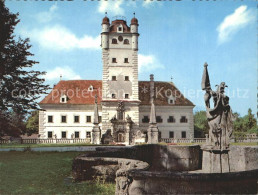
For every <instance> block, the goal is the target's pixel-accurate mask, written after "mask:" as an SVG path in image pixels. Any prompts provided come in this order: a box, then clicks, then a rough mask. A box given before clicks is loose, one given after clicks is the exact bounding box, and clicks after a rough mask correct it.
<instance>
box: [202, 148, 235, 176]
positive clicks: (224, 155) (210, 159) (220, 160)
mask: <svg viewBox="0 0 258 195" xmlns="http://www.w3.org/2000/svg"><path fill="white" fill-rule="evenodd" d="M202 151H203V153H202V170H203V171H204V172H207V173H228V172H230V166H229V154H228V152H229V150H215V149H205V148H202Z"/></svg>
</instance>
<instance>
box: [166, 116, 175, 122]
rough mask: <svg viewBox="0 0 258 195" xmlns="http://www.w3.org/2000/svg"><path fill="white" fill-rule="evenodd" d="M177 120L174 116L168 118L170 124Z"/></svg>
mask: <svg viewBox="0 0 258 195" xmlns="http://www.w3.org/2000/svg"><path fill="white" fill-rule="evenodd" d="M175 122H176V119H175V118H174V116H169V117H168V123H175Z"/></svg>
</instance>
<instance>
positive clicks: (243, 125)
mask: <svg viewBox="0 0 258 195" xmlns="http://www.w3.org/2000/svg"><path fill="white" fill-rule="evenodd" d="M234 116H235V118H236V120H235V121H234V130H233V135H234V136H235V137H244V136H245V135H246V134H250V133H256V134H258V126H257V120H256V118H255V116H254V114H252V110H251V109H250V108H249V109H248V113H247V115H245V116H243V117H240V115H239V114H238V113H234ZM208 132H209V125H208V120H207V118H206V111H199V112H196V113H195V114H194V136H195V137H205V134H206V133H208Z"/></svg>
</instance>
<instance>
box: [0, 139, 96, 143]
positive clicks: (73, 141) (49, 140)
mask: <svg viewBox="0 0 258 195" xmlns="http://www.w3.org/2000/svg"><path fill="white" fill-rule="evenodd" d="M90 142H91V139H90V138H86V139H79V138H76V139H18V140H15V141H11V140H0V144H14V143H18V144H75V143H90Z"/></svg>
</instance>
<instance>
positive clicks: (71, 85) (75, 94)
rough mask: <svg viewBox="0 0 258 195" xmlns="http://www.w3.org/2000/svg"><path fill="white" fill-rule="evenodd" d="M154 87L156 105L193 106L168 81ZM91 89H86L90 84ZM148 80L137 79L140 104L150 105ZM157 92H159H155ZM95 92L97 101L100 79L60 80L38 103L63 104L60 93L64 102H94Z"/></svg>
mask: <svg viewBox="0 0 258 195" xmlns="http://www.w3.org/2000/svg"><path fill="white" fill-rule="evenodd" d="M154 83H155V84H154V88H155V104H156V105H169V106H174V105H181V106H194V104H193V103H192V102H191V101H189V100H188V99H186V98H185V97H184V96H183V95H182V93H181V92H180V91H179V90H178V89H177V88H176V87H175V85H174V84H173V83H170V82H160V81H155V82H154ZM91 85H92V86H93V91H88V88H89V87H90V86H91ZM149 89H150V81H139V99H140V101H141V103H140V105H150V90H149ZM156 92H159V93H156ZM171 93H172V95H173V97H174V98H175V104H169V103H168V98H167V96H169V95H170V94H171ZM95 94H97V95H98V102H101V100H102V99H101V97H102V81H101V80H68V81H64V80H62V81H60V82H59V83H58V84H57V85H56V86H55V87H54V88H53V89H52V91H51V92H50V93H49V94H48V95H47V96H46V97H45V98H44V99H43V100H42V101H41V102H40V104H63V103H61V102H60V97H61V96H62V95H67V97H68V101H67V103H66V104H94V102H95Z"/></svg>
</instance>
